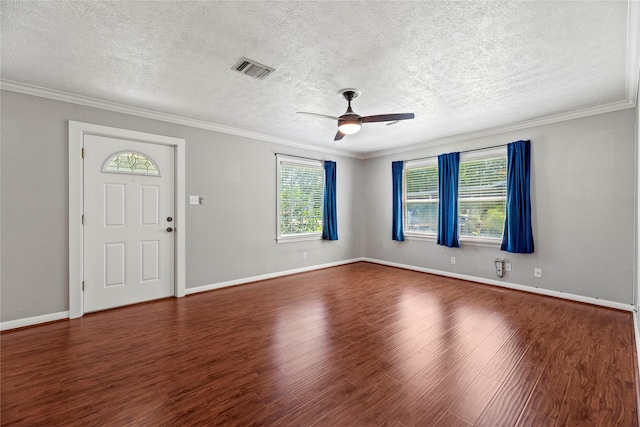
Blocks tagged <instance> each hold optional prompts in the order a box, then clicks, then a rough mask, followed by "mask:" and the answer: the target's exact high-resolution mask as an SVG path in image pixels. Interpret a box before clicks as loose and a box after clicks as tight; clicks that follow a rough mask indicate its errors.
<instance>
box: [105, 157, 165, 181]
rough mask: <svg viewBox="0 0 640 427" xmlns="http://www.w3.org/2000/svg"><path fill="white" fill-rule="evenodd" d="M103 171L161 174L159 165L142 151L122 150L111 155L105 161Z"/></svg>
mask: <svg viewBox="0 0 640 427" xmlns="http://www.w3.org/2000/svg"><path fill="white" fill-rule="evenodd" d="M102 172H115V173H129V174H140V175H155V176H160V171H159V170H158V166H156V164H155V163H154V162H153V160H151V159H150V158H148V157H147V156H145V155H144V154H140V153H133V152H120V153H116V154H114V155H113V156H111V157H110V158H109V159H107V161H106V162H105V163H104V166H103V167H102Z"/></svg>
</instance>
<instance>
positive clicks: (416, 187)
mask: <svg viewBox="0 0 640 427" xmlns="http://www.w3.org/2000/svg"><path fill="white" fill-rule="evenodd" d="M402 188H403V192H404V195H403V205H404V206H403V207H404V209H403V213H404V218H403V220H404V232H405V234H409V235H411V234H412V233H420V234H427V235H432V236H434V237H435V235H436V233H437V231H438V159H429V160H427V161H418V162H407V163H406V164H405V168H404V173H403V183H402Z"/></svg>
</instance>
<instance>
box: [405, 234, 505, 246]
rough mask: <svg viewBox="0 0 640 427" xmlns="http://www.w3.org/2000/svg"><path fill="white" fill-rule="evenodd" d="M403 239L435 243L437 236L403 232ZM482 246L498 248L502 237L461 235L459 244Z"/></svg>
mask: <svg viewBox="0 0 640 427" xmlns="http://www.w3.org/2000/svg"><path fill="white" fill-rule="evenodd" d="M404 238H405V240H419V241H423V242H433V243H436V241H437V238H436V236H435V235H434V234H417V233H405V234H404ZM464 245H469V246H484V247H487V248H500V246H501V245H502V239H496V238H484V239H481V238H477V237H461V238H460V246H464Z"/></svg>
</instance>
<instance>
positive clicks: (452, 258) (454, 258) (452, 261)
mask: <svg viewBox="0 0 640 427" xmlns="http://www.w3.org/2000/svg"><path fill="white" fill-rule="evenodd" d="M455 263H456V257H454V256H452V257H451V264H455Z"/></svg>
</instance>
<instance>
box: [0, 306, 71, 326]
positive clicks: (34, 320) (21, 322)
mask: <svg viewBox="0 0 640 427" xmlns="http://www.w3.org/2000/svg"><path fill="white" fill-rule="evenodd" d="M68 318H69V312H68V311H61V312H59V313H51V314H43V315H41V316H33V317H26V318H24V319H16V320H9V321H7V322H2V323H0V331H6V330H8V329H15V328H24V327H25V326H33V325H37V324H40V323H47V322H53V321H55V320H62V319H68Z"/></svg>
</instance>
